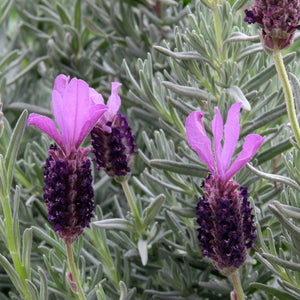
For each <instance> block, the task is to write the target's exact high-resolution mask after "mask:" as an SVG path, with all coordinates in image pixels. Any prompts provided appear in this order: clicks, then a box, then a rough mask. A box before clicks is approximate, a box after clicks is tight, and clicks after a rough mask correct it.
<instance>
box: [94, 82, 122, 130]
mask: <svg viewBox="0 0 300 300" xmlns="http://www.w3.org/2000/svg"><path fill="white" fill-rule="evenodd" d="M121 85H122V84H121V83H119V82H112V83H111V95H110V97H109V98H108V100H107V107H108V109H107V111H106V112H105V113H104V114H103V116H102V117H101V118H100V119H99V121H98V124H99V125H100V126H103V127H105V128H106V123H107V122H108V121H112V120H113V118H114V116H115V115H116V114H117V112H118V110H119V108H120V106H121V98H120V96H119V95H118V91H119V88H120V87H121ZM90 95H91V97H90V99H91V100H92V104H104V100H103V97H102V96H101V95H100V94H98V92H97V91H96V90H94V89H90ZM106 129H107V130H109V129H108V128H106Z"/></svg>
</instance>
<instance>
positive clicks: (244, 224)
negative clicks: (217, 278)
mask: <svg viewBox="0 0 300 300" xmlns="http://www.w3.org/2000/svg"><path fill="white" fill-rule="evenodd" d="M204 190H205V192H204V194H205V196H204V197H202V198H200V200H199V203H198V205H197V207H196V210H197V212H196V214H197V223H198V225H199V227H198V229H197V230H198V238H199V246H200V247H201V250H202V255H203V256H207V257H209V258H210V259H211V260H212V262H213V264H214V266H215V267H216V268H217V269H218V270H219V271H220V272H221V273H222V274H224V275H226V276H229V275H231V274H232V273H233V272H234V271H235V270H236V269H237V268H239V267H240V266H241V265H242V264H243V263H244V262H245V260H246V258H247V249H248V248H252V249H253V248H254V241H255V239H256V235H255V234H254V231H255V229H256V228H255V226H254V225H253V223H254V221H253V219H254V215H252V214H251V210H252V208H251V207H250V206H249V205H250V202H249V201H248V192H247V188H244V187H242V186H240V187H239V185H238V184H237V183H236V182H235V181H234V180H232V179H230V180H228V181H227V182H226V183H224V182H222V181H221V180H220V179H219V178H216V177H214V176H213V175H211V176H209V177H208V178H207V179H206V180H205V181H204Z"/></svg>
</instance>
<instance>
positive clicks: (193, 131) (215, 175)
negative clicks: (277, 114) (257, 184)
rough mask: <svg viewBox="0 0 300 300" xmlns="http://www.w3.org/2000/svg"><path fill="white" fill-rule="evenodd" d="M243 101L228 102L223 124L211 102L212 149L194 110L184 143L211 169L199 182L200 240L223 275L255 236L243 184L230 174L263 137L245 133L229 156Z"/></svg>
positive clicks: (233, 270) (239, 259)
mask: <svg viewBox="0 0 300 300" xmlns="http://www.w3.org/2000/svg"><path fill="white" fill-rule="evenodd" d="M241 106H242V103H235V104H233V105H232V106H231V108H230V110H229V112H228V116H227V121H226V124H225V126H224V128H223V120H222V117H221V114H220V112H219V109H218V108H217V107H216V108H215V110H216V116H215V118H214V119H213V121H212V132H213V136H214V149H212V147H211V141H210V139H209V138H208V137H207V135H206V133H205V129H204V126H203V122H202V118H203V112H201V111H195V112H192V113H191V114H190V115H189V116H188V118H187V120H186V134H187V140H188V143H189V145H190V146H191V148H193V149H194V150H195V151H196V152H197V153H198V154H199V157H200V159H201V160H202V161H203V162H204V163H205V164H206V165H207V166H208V168H209V170H210V172H211V173H210V174H209V175H208V177H207V178H206V180H205V181H204V183H203V188H204V196H203V197H201V198H200V199H199V202H198V204H197V207H196V209H197V212H196V214H197V216H198V218H197V223H198V225H199V227H198V229H197V230H198V238H199V246H200V247H201V250H202V254H203V255H204V256H207V257H209V258H210V259H211V260H212V263H213V264H214V266H215V267H216V268H217V269H218V270H219V271H220V272H221V273H223V274H224V275H226V276H235V275H236V273H237V272H236V271H237V269H238V268H239V267H240V266H241V265H242V264H243V263H244V262H245V260H246V257H247V251H246V250H247V248H253V247H254V241H255V238H256V236H255V234H254V231H255V227H254V225H253V223H254V222H253V218H254V216H253V215H252V214H251V210H252V208H251V207H250V202H249V201H248V191H247V187H242V186H240V185H239V184H238V183H237V182H236V181H234V180H233V179H232V177H233V176H234V174H236V173H237V172H238V171H239V170H240V169H241V168H242V167H243V166H244V165H245V164H246V163H247V162H248V161H249V160H250V159H251V158H252V157H253V156H254V155H255V153H256V152H257V150H258V149H259V147H260V146H261V144H262V143H263V141H264V138H263V137H261V136H259V135H256V134H251V135H248V136H247V137H246V139H245V142H244V145H243V150H242V151H241V152H240V153H239V154H238V156H237V158H236V159H235V160H234V161H232V156H233V154H234V151H235V147H236V143H237V141H238V138H239V132H240V125H239V111H240V108H241ZM222 140H223V145H222ZM213 153H214V154H213Z"/></svg>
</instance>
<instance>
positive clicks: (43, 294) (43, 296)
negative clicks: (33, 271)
mask: <svg viewBox="0 0 300 300" xmlns="http://www.w3.org/2000/svg"><path fill="white" fill-rule="evenodd" d="M38 272H39V274H40V297H39V300H47V299H48V284H47V283H48V281H47V277H46V274H45V271H44V270H43V269H42V268H41V267H38Z"/></svg>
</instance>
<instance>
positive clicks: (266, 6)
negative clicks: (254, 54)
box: [244, 0, 300, 50]
mask: <svg viewBox="0 0 300 300" xmlns="http://www.w3.org/2000/svg"><path fill="white" fill-rule="evenodd" d="M245 14H246V17H245V19H244V20H245V22H248V23H249V24H252V23H257V24H258V25H259V26H260V27H261V28H262V38H263V40H264V44H265V46H266V47H267V48H269V49H274V46H275V44H274V43H275V42H276V43H277V44H278V47H279V49H281V50H282V49H284V48H286V47H288V46H289V45H290V44H291V43H292V39H293V37H294V34H295V31H296V30H297V29H299V25H298V24H299V21H300V2H299V1H298V0H281V1H274V0H255V4H254V5H253V6H252V7H251V10H247V9H246V10H245Z"/></svg>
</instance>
